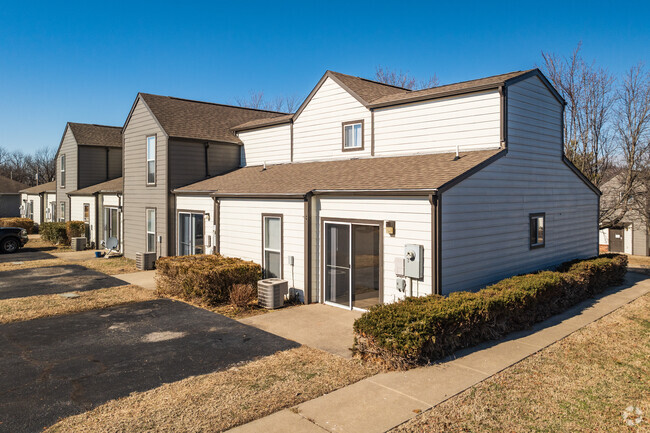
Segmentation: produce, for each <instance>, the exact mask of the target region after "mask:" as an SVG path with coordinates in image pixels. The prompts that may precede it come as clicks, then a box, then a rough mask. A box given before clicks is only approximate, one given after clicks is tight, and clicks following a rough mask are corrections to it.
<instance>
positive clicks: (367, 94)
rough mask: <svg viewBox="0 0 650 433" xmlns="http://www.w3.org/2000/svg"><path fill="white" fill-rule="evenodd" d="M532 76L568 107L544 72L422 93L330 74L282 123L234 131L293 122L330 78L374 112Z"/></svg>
mask: <svg viewBox="0 0 650 433" xmlns="http://www.w3.org/2000/svg"><path fill="white" fill-rule="evenodd" d="M531 76H538V77H539V79H540V80H541V81H542V82H543V83H544V85H545V86H546V87H547V88H548V89H549V91H550V92H551V93H552V94H553V96H554V97H555V98H556V99H557V100H558V101H559V102H560V103H561V104H564V103H565V102H564V99H563V98H562V96H560V94H559V93H558V92H557V90H555V88H554V87H553V85H552V84H551V83H550V82H549V81H548V79H546V77H545V76H544V74H542V72H541V71H540V70H539V69H536V68H535V69H528V70H525V71H514V72H508V73H506V74H499V75H492V76H490V77H484V78H479V79H476V80H469V81H462V82H459V83H453V84H446V85H444V86H437V87H431V88H428V89H422V90H409V89H404V88H401V87H396V86H391V85H388V84H383V83H379V82H377V81H372V80H368V79H366V78H361V77H355V76H353V75H346V74H342V73H340V72H333V71H327V72H325V75H323V77H322V78H321V79H320V80H319V82H318V84H316V87H314V89H313V90H312V91H311V93H310V94H309V95H308V96H307V98H306V99H305V101H304V102H303V103H302V104H301V105H300V107H299V108H298V110H297V111H296V112H295V113H294V114H292V115H286V116H284V117H283V118H282V119H269V120H264V119H261V120H257V121H255V122H247V123H244V124H240V125H237V126H234V127H233V130H234V131H244V130H248V129H256V128H262V127H267V126H273V125H277V124H280V123H290V122H292V121H293V120H295V119H296V118H297V117H298V116H299V115H300V113H301V112H302V110H304V108H305V107H306V106H307V104H308V103H309V101H311V99H312V98H313V97H314V95H315V94H316V92H317V91H318V89H320V87H321V86H322V85H323V83H324V82H325V80H326V79H327V78H331V79H332V80H334V81H335V82H336V83H337V84H339V85H340V86H341V87H342V88H343V89H345V90H346V91H347V92H348V93H350V94H351V95H352V96H353V97H354V98H356V99H357V100H358V101H359V102H360V103H361V104H363V105H364V106H366V107H367V108H368V109H373V108H381V107H389V106H393V105H400V104H407V103H411V102H418V101H426V100H429V99H436V98H443V97H447V96H455V95H461V94H464V93H471V92H479V91H481V90H489V89H496V88H498V87H500V86H504V85H507V84H514V83H515V82H517V81H519V80H523V79H526V78H528V77H531Z"/></svg>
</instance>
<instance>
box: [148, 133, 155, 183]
mask: <svg viewBox="0 0 650 433" xmlns="http://www.w3.org/2000/svg"><path fill="white" fill-rule="evenodd" d="M155 183H156V136H155V135H153V136H151V137H147V185H154V184H155Z"/></svg>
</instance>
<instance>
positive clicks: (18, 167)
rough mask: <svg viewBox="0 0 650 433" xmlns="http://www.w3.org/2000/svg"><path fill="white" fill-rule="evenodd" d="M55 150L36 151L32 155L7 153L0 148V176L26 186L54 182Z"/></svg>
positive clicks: (48, 148) (43, 149) (45, 148)
mask: <svg viewBox="0 0 650 433" xmlns="http://www.w3.org/2000/svg"><path fill="white" fill-rule="evenodd" d="M55 154H56V150H55V149H53V148H51V147H43V148H41V149H38V150H37V151H36V152H35V153H34V155H29V154H24V153H22V152H18V151H16V152H9V151H8V150H6V149H4V148H2V147H0V175H3V176H6V177H9V178H11V179H14V180H17V181H18V182H22V183H24V184H26V185H30V186H31V185H36V182H37V176H36V175H37V174H38V183H39V184H40V183H45V182H49V181H51V180H54V176H55V175H56V162H55V160H54V156H55Z"/></svg>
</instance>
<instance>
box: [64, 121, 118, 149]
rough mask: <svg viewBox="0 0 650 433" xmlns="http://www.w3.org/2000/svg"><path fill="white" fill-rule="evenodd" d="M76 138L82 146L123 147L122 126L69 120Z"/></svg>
mask: <svg viewBox="0 0 650 433" xmlns="http://www.w3.org/2000/svg"><path fill="white" fill-rule="evenodd" d="M68 126H69V127H70V130H71V131H72V135H73V136H74V139H75V140H76V141H77V144H78V145H82V146H102V147H122V128H121V127H119V126H107V125H95V124H89V123H72V122H68Z"/></svg>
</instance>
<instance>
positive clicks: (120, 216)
mask: <svg viewBox="0 0 650 433" xmlns="http://www.w3.org/2000/svg"><path fill="white" fill-rule="evenodd" d="M116 195H117V212H118V215H117V223H118V224H119V226H120V229H119V230H118V232H119V234H120V238H119V239H118V241H119V242H118V243H117V246H118V247H119V248H120V253H121V254H122V255H124V249H123V248H122V245H123V243H124V224H122V221H124V208H123V205H122V194H121V193H119V192H118V193H117V194H116Z"/></svg>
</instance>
